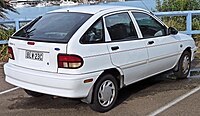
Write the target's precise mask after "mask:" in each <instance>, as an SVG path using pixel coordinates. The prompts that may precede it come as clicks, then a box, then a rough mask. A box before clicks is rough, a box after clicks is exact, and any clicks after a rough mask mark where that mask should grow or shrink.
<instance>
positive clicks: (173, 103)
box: [148, 86, 200, 116]
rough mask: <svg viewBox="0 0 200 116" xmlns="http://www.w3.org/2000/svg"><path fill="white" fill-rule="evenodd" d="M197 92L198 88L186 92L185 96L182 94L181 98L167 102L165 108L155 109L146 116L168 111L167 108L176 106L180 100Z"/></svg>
mask: <svg viewBox="0 0 200 116" xmlns="http://www.w3.org/2000/svg"><path fill="white" fill-rule="evenodd" d="M199 90H200V86H199V87H196V88H194V89H193V90H191V91H190V92H188V93H186V94H184V95H182V96H180V97H178V98H176V99H175V100H173V101H171V102H169V103H168V104H167V105H165V106H163V107H161V108H159V109H157V110H156V111H154V112H152V113H150V114H149V115H148V116H155V115H158V114H160V113H161V112H163V111H165V110H166V109H168V108H170V107H171V106H173V105H175V104H177V103H178V102H180V101H181V100H183V99H185V98H187V97H188V96H190V95H192V94H194V93H196V92H197V91H199Z"/></svg>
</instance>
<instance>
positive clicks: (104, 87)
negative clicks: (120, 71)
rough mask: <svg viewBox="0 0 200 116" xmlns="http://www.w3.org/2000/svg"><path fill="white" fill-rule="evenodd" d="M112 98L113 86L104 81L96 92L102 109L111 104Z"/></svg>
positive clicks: (113, 95) (109, 82)
mask: <svg viewBox="0 0 200 116" xmlns="http://www.w3.org/2000/svg"><path fill="white" fill-rule="evenodd" d="M114 97H115V85H114V84H113V82H112V81H110V80H106V81H104V82H103V83H102V84H101V86H100V88H99V92H98V99H99V103H100V104H101V105H102V106H104V107H106V106H109V105H110V104H111V103H112V102H113V99H114Z"/></svg>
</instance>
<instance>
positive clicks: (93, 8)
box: [51, 5, 149, 14]
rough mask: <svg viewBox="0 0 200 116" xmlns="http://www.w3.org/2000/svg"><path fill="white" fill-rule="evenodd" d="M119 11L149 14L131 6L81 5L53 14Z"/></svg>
mask: <svg viewBox="0 0 200 116" xmlns="http://www.w3.org/2000/svg"><path fill="white" fill-rule="evenodd" d="M119 10H140V11H146V12H149V11H147V10H144V9H141V8H136V7H130V6H117V5H80V6H75V7H69V8H63V9H59V10H54V11H51V12H79V13H87V14H96V13H98V12H102V11H104V12H111V11H119Z"/></svg>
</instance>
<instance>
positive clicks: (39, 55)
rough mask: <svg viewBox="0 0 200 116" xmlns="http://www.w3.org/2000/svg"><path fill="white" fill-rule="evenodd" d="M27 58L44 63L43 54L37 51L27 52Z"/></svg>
mask: <svg viewBox="0 0 200 116" xmlns="http://www.w3.org/2000/svg"><path fill="white" fill-rule="evenodd" d="M25 58H26V59H32V60H39V61H43V53H42V52H37V51H29V50H26V53H25Z"/></svg>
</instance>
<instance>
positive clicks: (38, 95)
mask: <svg viewBox="0 0 200 116" xmlns="http://www.w3.org/2000/svg"><path fill="white" fill-rule="evenodd" d="M24 91H25V92H26V93H27V94H28V95H30V96H33V97H41V96H43V95H44V94H43V93H38V92H34V91H30V90H27V89H24Z"/></svg>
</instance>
